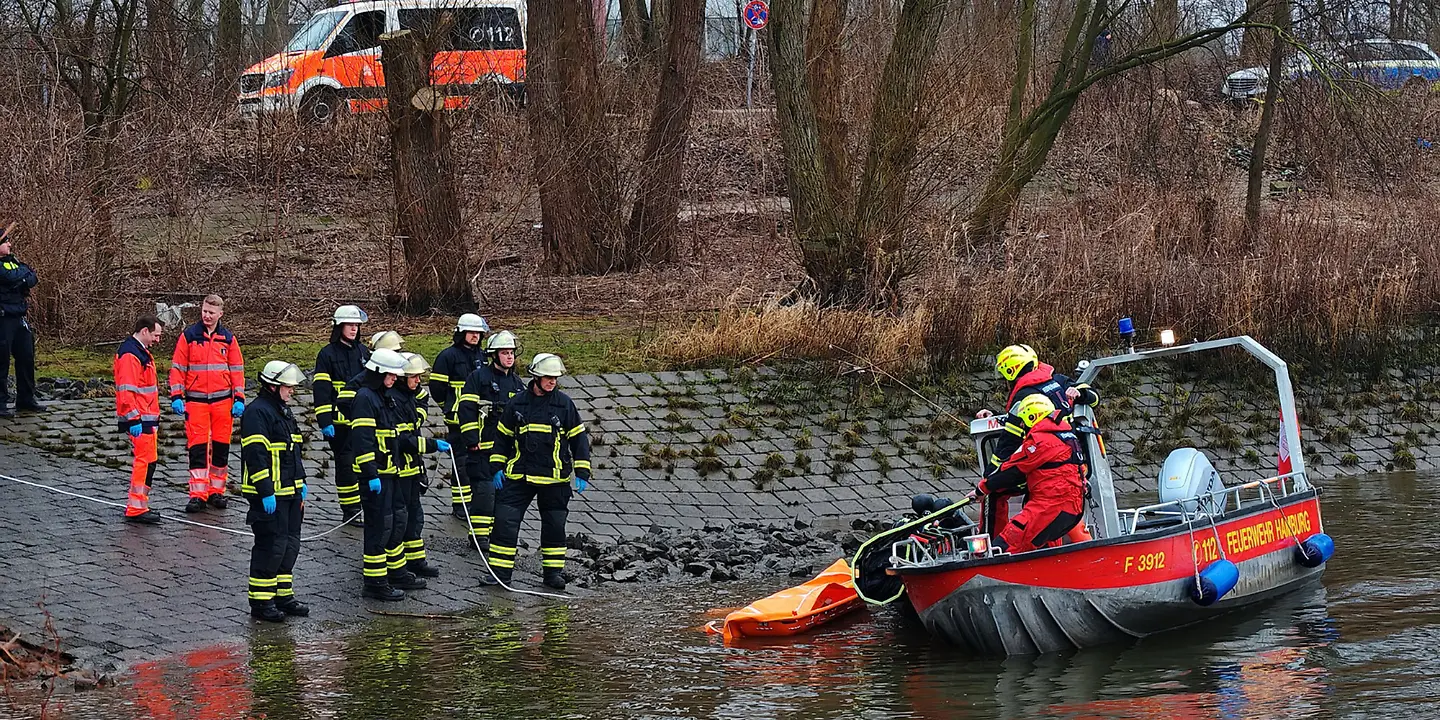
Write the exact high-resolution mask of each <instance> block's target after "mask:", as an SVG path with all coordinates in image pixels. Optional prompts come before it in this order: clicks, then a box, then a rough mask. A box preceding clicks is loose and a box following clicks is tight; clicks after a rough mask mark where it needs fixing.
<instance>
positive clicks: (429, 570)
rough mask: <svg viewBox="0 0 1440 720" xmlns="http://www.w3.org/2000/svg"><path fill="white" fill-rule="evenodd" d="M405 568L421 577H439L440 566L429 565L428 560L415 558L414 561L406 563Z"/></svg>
mask: <svg viewBox="0 0 1440 720" xmlns="http://www.w3.org/2000/svg"><path fill="white" fill-rule="evenodd" d="M405 569H406V570H409V571H410V572H412V573H415V575H416V576H418V577H422V578H436V577H440V568H438V567H435V566H434V565H431V564H430V562H429V561H428V560H416V561H415V562H411V563H406V565H405Z"/></svg>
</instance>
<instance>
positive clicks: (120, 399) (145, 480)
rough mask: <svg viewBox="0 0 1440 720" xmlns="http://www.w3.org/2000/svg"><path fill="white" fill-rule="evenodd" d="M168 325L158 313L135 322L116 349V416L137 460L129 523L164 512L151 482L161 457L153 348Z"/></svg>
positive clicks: (147, 521) (132, 477) (157, 519)
mask: <svg viewBox="0 0 1440 720" xmlns="http://www.w3.org/2000/svg"><path fill="white" fill-rule="evenodd" d="M164 331H165V326H164V325H161V324H160V321H159V320H158V319H156V317H155V316H154V315H142V316H140V319H139V320H136V321H135V332H134V334H132V335H131V336H130V337H129V338H126V340H125V342H123V343H120V348H119V349H118V350H116V351H115V416H116V420H117V422H118V423H119V425H120V430H121V432H124V433H126V434H128V435H129V436H130V448H131V450H132V451H133V454H134V462H133V463H132V464H131V466H130V493H129V498H128V499H127V500H126V502H125V520H126V522H135V523H145V524H147V525H154V524H155V523H158V522H160V514H159V513H157V512H155V511H153V510H151V509H150V485H151V483H152V482H153V481H154V479H155V463H156V461H157V460H159V455H158V454H157V452H156V450H157V448H156V444H157V440H158V439H159V435H160V386H159V383H158V381H157V380H156V379H155V358H154V357H153V356H152V355H151V354H150V348H151V347H152V346H154V345H155V344H156V343H158V342H160V335H161V334H162V333H163V332H164Z"/></svg>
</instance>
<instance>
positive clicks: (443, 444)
mask: <svg viewBox="0 0 1440 720" xmlns="http://www.w3.org/2000/svg"><path fill="white" fill-rule="evenodd" d="M435 447H436V449H438V450H439V451H440V452H450V443H449V441H446V440H440V439H438V438H437V439H436V440H435Z"/></svg>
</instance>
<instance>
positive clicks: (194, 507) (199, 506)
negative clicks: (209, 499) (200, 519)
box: [185, 498, 205, 513]
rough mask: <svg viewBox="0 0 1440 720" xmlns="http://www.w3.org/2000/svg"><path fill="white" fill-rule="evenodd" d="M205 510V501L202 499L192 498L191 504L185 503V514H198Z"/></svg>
mask: <svg viewBox="0 0 1440 720" xmlns="http://www.w3.org/2000/svg"><path fill="white" fill-rule="evenodd" d="M204 510H205V501H204V500H201V499H200V498H190V502H188V503H185V512H187V513H197V512H202V511H204Z"/></svg>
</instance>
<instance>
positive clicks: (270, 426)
mask: <svg viewBox="0 0 1440 720" xmlns="http://www.w3.org/2000/svg"><path fill="white" fill-rule="evenodd" d="M303 382H305V374H304V373H302V372H300V368H298V367H295V365H294V364H293V363H287V362H285V361H283V360H271V361H270V362H269V363H266V365H265V369H264V370H261V371H260V395H259V396H258V397H256V398H255V400H254V401H253V402H251V403H250V404H249V405H247V406H246V407H245V412H244V414H243V415H242V416H241V418H240V466H241V478H242V480H241V485H240V494H241V495H242V496H244V497H246V498H248V499H249V500H250V512H249V513H247V514H246V516H245V522H246V523H247V524H249V525H250V529H251V531H252V532H253V533H254V534H255V545H254V547H253V548H251V550H250V592H249V596H250V616H251V617H253V618H255V619H257V620H264V621H267V622H283V621H284V620H285V616H286V615H295V616H297V617H304V616H306V615H309V614H310V608H308V607H306V606H305V605H304V604H303V603H301V602H300V601H299V600H296V599H295V590H294V577H293V575H292V573H293V572H294V570H295V560H296V559H297V558H298V557H299V556H300V524H301V523H302V522H304V520H305V495H306V492H307V490H306V487H305V466H304V465H303V464H302V463H301V455H302V453H303V452H304V448H303V444H304V443H303V439H302V437H301V435H300V425H299V423H297V422H295V416H294V414H292V413H291V412H290V405H289V402H290V398H291V396H292V395H293V394H294V393H295V388H296V386H298V385H300V384H301V383H303Z"/></svg>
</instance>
